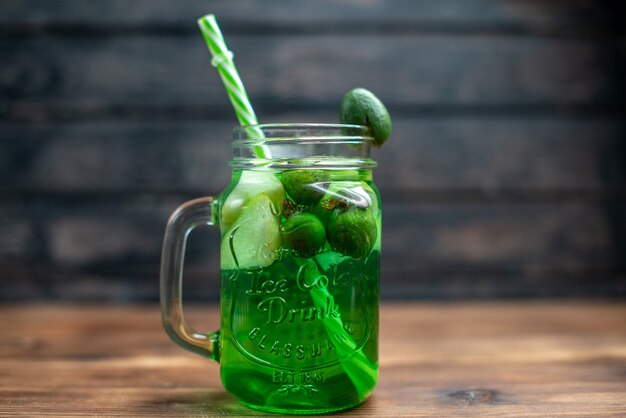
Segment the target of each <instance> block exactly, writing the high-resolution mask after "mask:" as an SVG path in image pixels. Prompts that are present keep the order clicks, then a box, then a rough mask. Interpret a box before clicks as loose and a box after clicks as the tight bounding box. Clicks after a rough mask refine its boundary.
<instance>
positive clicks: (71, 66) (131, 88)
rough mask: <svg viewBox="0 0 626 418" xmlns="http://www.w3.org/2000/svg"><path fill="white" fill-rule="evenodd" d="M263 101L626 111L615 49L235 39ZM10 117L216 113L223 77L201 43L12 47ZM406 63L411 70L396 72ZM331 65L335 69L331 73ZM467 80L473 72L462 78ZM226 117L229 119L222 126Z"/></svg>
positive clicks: (588, 43) (426, 40)
mask: <svg viewBox="0 0 626 418" xmlns="http://www.w3.org/2000/svg"><path fill="white" fill-rule="evenodd" d="M229 44H230V47H231V48H232V49H233V50H234V51H237V65H238V68H239V69H240V73H241V75H242V77H243V79H244V80H245V82H246V86H247V89H248V93H249V94H250V96H251V98H252V100H253V102H257V103H260V104H261V106H260V107H259V108H258V109H257V110H258V111H259V114H260V116H263V113H264V107H263V104H267V103H271V104H273V106H274V107H276V106H278V105H280V106H283V109H284V108H285V107H287V106H290V105H298V104H299V105H309V106H311V105H318V106H323V107H326V108H327V109H328V108H330V107H335V106H338V102H339V100H340V97H341V94H342V93H343V92H345V91H348V90H350V89H351V88H353V87H355V86H358V85H363V86H367V87H368V88H370V89H371V90H372V91H374V92H376V93H377V94H378V95H379V96H380V97H381V99H382V100H383V101H384V102H385V103H388V104H389V105H412V106H557V105H558V106H591V105H599V106H602V105H604V106H619V105H622V106H623V104H624V97H625V96H624V92H625V90H624V84H623V82H622V81H620V80H621V72H620V66H619V65H616V62H619V59H620V58H619V57H620V52H619V51H620V50H619V46H618V45H616V44H614V42H611V41H597V40H586V39H541V40H539V39H532V38H517V37H507V36H476V37H463V36H454V35H451V36H447V35H439V36H427V37H422V36H413V35H399V36H394V37H393V38H385V37H381V36H370V35H367V36H350V35H347V36H329V35H319V36H316V35H315V36H313V35H312V36H298V37H284V36H267V37H261V38H259V37H251V36H239V35H236V36H232V37H229ZM0 51H2V52H0V60H2V61H3V62H5V63H8V64H6V65H3V66H2V68H0V91H1V92H2V93H3V95H2V96H4V99H3V107H4V110H3V111H2V115H3V117H4V118H24V119H27V120H38V119H42V118H45V117H46V110H45V109H46V108H45V107H44V108H43V110H42V109H41V108H42V105H45V106H48V107H51V109H50V110H49V112H53V111H55V112H59V111H61V110H63V109H66V110H67V111H73V112H79V111H80V110H81V109H85V110H84V111H86V112H89V110H90V109H92V108H95V109H98V108H101V107H105V108H106V107H107V106H119V105H124V106H152V107H154V106H161V107H163V106H180V105H182V104H186V105H190V106H206V105H216V106H221V108H225V107H226V105H227V102H226V96H225V93H224V91H223V86H222V85H221V82H220V80H219V77H218V76H217V74H215V72H213V71H211V67H210V65H209V57H208V53H207V51H206V47H205V45H204V44H203V41H202V39H201V38H200V37H194V38H192V39H181V38H175V37H148V38H143V37H131V38H127V37H122V38H110V39H84V38H83V39H81V38H72V39H54V38H42V39H34V40H24V41H15V40H12V41H0ZM398 57H403V58H402V65H389V63H393V62H397V60H398ZM321 63H323V65H321ZM460 69H462V71H459V70H460ZM223 114H224V113H218V115H220V117H221V116H222V115H223Z"/></svg>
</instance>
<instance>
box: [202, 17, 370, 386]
mask: <svg viewBox="0 0 626 418" xmlns="http://www.w3.org/2000/svg"><path fill="white" fill-rule="evenodd" d="M198 26H200V30H201V31H202V35H203V37H204V40H205V41H206V43H207V45H208V47H209V51H211V55H212V57H213V59H212V60H211V64H212V65H213V66H214V67H216V68H217V70H218V72H219V73H220V76H221V78H222V81H223V82H224V86H225V87H226V92H227V93H228V97H229V98H230V102H231V103H232V105H233V107H234V109H235V114H236V115H237V119H239V123H241V125H243V126H246V125H257V124H258V121H257V118H256V114H255V113H254V109H253V108H252V105H251V104H250V100H248V95H247V94H246V89H245V88H244V86H243V83H242V82H241V78H240V77H239V74H238V73H237V68H235V63H234V62H233V53H232V52H231V51H229V50H228V48H227V47H226V43H225V42H224V37H223V36H222V31H221V30H220V28H219V26H218V25H217V21H216V20H215V16H214V15H211V14H209V15H206V16H204V17H201V18H200V19H198ZM246 132H247V133H248V135H249V136H250V137H251V138H258V139H259V142H261V144H260V145H256V146H255V147H254V150H255V154H256V156H257V157H259V158H265V159H270V158H272V157H271V155H270V152H269V150H268V149H267V146H264V145H263V144H262V141H263V140H264V139H265V137H264V135H263V132H262V130H260V129H255V128H250V129H248V130H247V131H246ZM316 270H317V269H316ZM313 274H317V275H320V274H321V273H320V272H319V271H316V272H315V273H313ZM311 298H312V299H313V303H314V304H315V306H316V307H318V308H319V309H322V307H323V305H324V303H326V301H327V300H328V298H331V299H332V295H331V294H330V293H329V292H328V290H327V289H319V290H314V291H311ZM324 326H325V328H326V331H327V333H328V336H329V338H330V339H331V341H332V342H333V343H334V344H335V346H336V349H337V352H338V354H339V356H340V357H344V356H345V357H346V358H347V357H348V356H352V358H351V359H348V361H346V359H345V358H344V359H342V360H341V362H340V363H341V365H342V367H343V368H344V370H345V372H346V374H348V376H349V377H350V378H351V380H352V382H353V384H354V386H355V388H356V390H357V392H358V393H359V397H361V396H363V395H364V394H365V391H366V390H367V389H369V388H371V387H372V386H373V385H374V382H375V381H376V374H377V370H376V365H374V364H372V363H371V362H370V361H369V359H368V358H367V357H366V356H365V355H364V354H363V352H362V351H355V350H356V348H357V347H356V343H355V342H354V340H352V339H351V338H350V336H348V335H347V334H346V333H345V331H344V329H343V323H342V322H341V319H340V318H334V319H332V320H327V321H324ZM337 336H343V338H341V339H337Z"/></svg>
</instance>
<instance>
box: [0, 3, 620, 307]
mask: <svg viewBox="0 0 626 418" xmlns="http://www.w3.org/2000/svg"><path fill="white" fill-rule="evenodd" d="M208 12H213V13H215V14H216V15H217V16H218V19H219V21H220V23H221V26H222V29H223V31H224V33H225V36H226V38H227V41H228V43H229V46H230V47H231V49H232V50H233V51H234V52H235V57H236V62H237V65H238V67H239V70H240V73H241V75H242V78H243V79H244V82H245V83H246V86H247V88H248V91H249V93H250V95H251V98H252V101H253V104H254V105H255V108H256V110H257V113H258V115H259V117H260V119H261V120H262V121H264V122H277V121H302V122H314V121H318V122H334V121H337V113H338V107H339V102H340V99H341V96H342V94H343V93H344V92H345V91H347V90H349V89H351V88H353V87H356V86H364V87H367V88H369V89H371V90H373V91H374V92H375V93H376V94H377V95H378V96H379V97H380V98H381V99H382V100H383V101H384V102H385V103H387V104H388V106H389V109H390V111H391V113H392V116H393V118H394V135H393V138H392V140H391V141H390V142H389V143H388V144H387V145H386V146H385V147H384V148H383V149H382V150H379V151H376V152H375V158H376V159H377V160H378V161H379V164H380V167H379V168H378V169H377V170H376V175H375V176H376V177H375V178H376V183H377V184H378V186H379V187H380V189H381V192H382V195H383V199H384V232H383V234H384V259H383V265H382V283H383V284H382V292H383V296H384V297H387V298H475V297H479V298H489V297H524V296H624V295H626V269H625V262H624V260H625V254H626V251H625V239H626V205H625V202H626V192H625V189H626V187H625V186H626V169H625V165H624V154H625V152H624V151H625V147H624V141H625V140H626V135H625V134H626V123H625V119H624V115H625V114H626V112H625V110H626V81H625V75H626V62H625V49H626V40H625V39H626V38H625V36H624V25H625V16H626V9H625V7H624V6H623V5H622V2H620V1H613V2H608V1H605V2H601V1H594V0H588V1H585V0H581V1H575V0H571V1H559V0H553V1H549V0H544V1H537V0H525V1H522V0H519V1H514V0H499V1H498V0H422V1H415V0H358V1H357V0H351V1H348V0H344V1H340V0H324V1H321V0H302V1H297V2H296V1H291V0H278V1H272V2H269V1H267V2H260V1H252V0H230V1H225V0H224V1H211V2H202V1H192V0H185V1H182V0H134V1H128V0H108V1H107V0H91V1H84V0H65V1H50V0H2V1H1V2H0V278H1V280H0V299H1V300H5V301H9V300H11V301H12V300H43V299H53V300H73V301H92V300H104V301H116V302H119V301H130V300H155V299H157V298H158V264H159V256H160V254H159V253H160V246H161V239H162V234H163V229H164V225H165V222H166V220H167V216H168V215H169V213H170V212H171V211H172V210H173V209H174V208H175V207H176V206H177V205H178V204H180V203H182V202H183V201H185V200H187V199H190V198H193V197H197V196H202V195H206V194H215V193H218V192H219V191H220V190H221V189H222V188H223V187H224V186H225V185H226V184H227V182H228V178H229V169H228V167H227V165H226V162H227V160H228V158H229V155H230V149H229V137H230V129H231V128H232V126H233V125H235V123H236V120H235V118H234V115H233V114H232V111H231V109H230V106H229V103H228V100H227V98H226V94H225V92H224V90H223V87H222V85H221V83H220V80H219V77H218V76H217V72H216V71H215V70H214V69H213V68H211V67H210V65H209V54H208V52H207V50H206V47H205V45H204V43H203V41H202V39H201V36H200V35H199V33H198V30H197V28H196V25H195V19H196V18H197V17H198V16H200V15H202V14H204V13H208ZM216 237H217V234H216V232H214V231H213V232H207V231H201V232H198V233H196V234H193V235H192V237H191V242H190V253H189V260H188V268H187V270H186V275H187V279H186V293H185V297H186V298H187V299H197V300H200V299H207V298H211V299H215V298H216V295H217V282H218V279H217V249H218V246H217V245H216V244H215V241H213V243H212V244H207V241H209V240H210V239H211V238H212V239H213V240H215V238H216Z"/></svg>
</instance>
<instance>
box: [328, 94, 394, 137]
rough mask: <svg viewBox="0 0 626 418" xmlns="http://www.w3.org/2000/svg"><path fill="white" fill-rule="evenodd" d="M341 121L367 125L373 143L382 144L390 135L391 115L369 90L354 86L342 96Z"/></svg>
mask: <svg viewBox="0 0 626 418" xmlns="http://www.w3.org/2000/svg"><path fill="white" fill-rule="evenodd" d="M339 119H340V121H341V123H349V124H355V125H365V126H369V127H370V129H371V130H372V136H373V137H374V143H375V144H376V146H378V147H380V146H382V145H383V144H384V143H385V142H386V141H387V139H389V136H390V135H391V117H390V116H389V112H388V111H387V108H386V107H385V105H384V104H383V103H382V102H381V101H380V100H379V99H378V97H376V96H375V95H374V93H372V92H371V91H369V90H366V89H364V88H356V89H353V90H350V91H349V92H347V93H346V94H345V96H343V100H342V102H341V113H340V117H339Z"/></svg>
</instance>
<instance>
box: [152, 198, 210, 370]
mask: <svg viewBox="0 0 626 418" xmlns="http://www.w3.org/2000/svg"><path fill="white" fill-rule="evenodd" d="M215 203H216V201H215V200H214V199H213V197H202V198H200V199H195V200H190V201H189V202H186V203H184V204H182V205H181V206H179V207H178V208H177V209H176V210H175V211H174V213H172V216H170V219H169V220H168V222H167V227H166V229H165V238H164V239H163V252H162V255H161V317H162V320H163V326H164V327H165V331H166V332H167V335H169V337H170V338H171V339H172V341H174V342H175V343H176V344H178V345H180V346H181V347H183V348H184V349H186V350H189V351H192V352H194V353H196V354H200V355H201V356H205V357H209V358H212V359H213V360H217V361H219V356H218V350H217V349H218V348H219V344H218V336H219V331H218V332H202V331H196V330H195V329H193V328H191V327H190V326H189V325H188V324H187V322H185V318H184V316H183V304H182V281H183V263H184V259H185V246H186V244H187V236H188V235H189V233H190V232H191V231H192V230H193V229H194V228H195V227H197V226H200V225H213V211H214V205H215Z"/></svg>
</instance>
